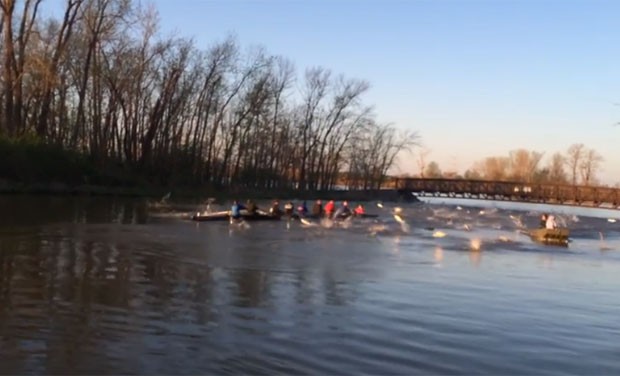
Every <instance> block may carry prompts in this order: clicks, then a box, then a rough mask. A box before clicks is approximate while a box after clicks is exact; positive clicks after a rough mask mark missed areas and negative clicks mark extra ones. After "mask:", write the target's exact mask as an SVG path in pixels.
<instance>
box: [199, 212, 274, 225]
mask: <svg viewBox="0 0 620 376" xmlns="http://www.w3.org/2000/svg"><path fill="white" fill-rule="evenodd" d="M241 218H242V219H243V220H246V221H279V220H280V217H279V216H276V215H270V214H263V213H256V214H250V213H248V212H246V211H242V212H241ZM228 220H230V212H229V211H227V210H226V211H220V212H214V213H196V214H194V215H193V216H192V221H196V222H211V221H228Z"/></svg>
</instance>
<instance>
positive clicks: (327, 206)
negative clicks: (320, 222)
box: [325, 200, 336, 218]
mask: <svg viewBox="0 0 620 376" xmlns="http://www.w3.org/2000/svg"><path fill="white" fill-rule="evenodd" d="M334 210H336V204H334V200H329V202H328V203H327V204H325V215H326V216H327V218H331V217H332V215H333V214H334Z"/></svg>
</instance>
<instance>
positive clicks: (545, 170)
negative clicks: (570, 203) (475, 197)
mask: <svg viewBox="0 0 620 376" xmlns="http://www.w3.org/2000/svg"><path fill="white" fill-rule="evenodd" d="M429 152H430V151H429V150H428V149H423V148H422V149H420V152H419V153H418V154H417V162H418V167H419V168H420V176H421V177H426V178H441V177H448V178H464V179H471V180H479V179H481V180H494V181H519V182H526V183H553V184H572V185H585V186H591V185H598V184H599V180H598V177H597V174H598V173H599V172H600V168H601V163H602V162H603V157H602V156H601V155H600V154H599V153H598V152H597V151H596V150H594V149H591V148H588V147H586V146H585V145H584V144H581V143H577V144H573V145H571V146H569V147H568V148H567V149H566V151H565V152H564V153H560V152H556V153H554V154H552V155H551V156H550V158H549V159H548V160H547V162H546V163H544V164H543V163H542V162H543V157H544V153H543V152H538V151H532V150H527V149H516V150H512V151H510V152H509V153H508V155H507V156H491V157H486V158H484V159H482V160H480V161H478V162H476V163H474V165H473V166H472V167H471V168H470V169H468V170H467V171H465V173H464V174H463V175H462V176H461V175H458V174H456V173H455V172H442V170H441V168H440V166H439V164H438V163H436V162H434V161H431V162H429V163H426V157H427V156H428V154H429Z"/></svg>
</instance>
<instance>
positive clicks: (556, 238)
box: [525, 227, 570, 246]
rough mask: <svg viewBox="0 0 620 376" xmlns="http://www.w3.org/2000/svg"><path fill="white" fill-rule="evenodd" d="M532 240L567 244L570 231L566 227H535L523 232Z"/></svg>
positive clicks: (552, 243)
mask: <svg viewBox="0 0 620 376" xmlns="http://www.w3.org/2000/svg"><path fill="white" fill-rule="evenodd" d="M525 233H526V234H527V235H528V236H529V237H530V238H531V239H532V240H533V241H535V242H538V243H543V244H551V245H562V246H567V245H568V241H569V239H568V237H569V235H570V231H569V229H568V228H565V227H562V228H554V229H547V228H537V229H533V230H528V231H526V232H525Z"/></svg>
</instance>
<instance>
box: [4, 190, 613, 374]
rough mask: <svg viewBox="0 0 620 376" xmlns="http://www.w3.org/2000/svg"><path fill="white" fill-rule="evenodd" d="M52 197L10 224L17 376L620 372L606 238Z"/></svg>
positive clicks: (8, 316) (12, 350) (492, 219)
mask: <svg viewBox="0 0 620 376" xmlns="http://www.w3.org/2000/svg"><path fill="white" fill-rule="evenodd" d="M51 201H52V202H45V200H41V201H37V200H35V201H34V202H35V204H36V205H39V206H40V207H41V208H44V210H55V211H53V212H50V213H49V215H44V214H45V213H46V212H45V211H42V212H40V213H41V215H39V216H38V217H37V218H36V219H34V220H33V221H32V223H30V224H29V223H28V221H27V219H26V217H25V216H24V217H22V218H21V219H20V218H18V219H17V220H16V222H14V223H10V224H8V223H3V224H2V225H0V240H1V241H0V373H7V374H23V373H36V374H41V373H62V374H85V373H86V374H88V373H112V374H118V373H173V374H179V373H187V374H196V373H198V374H222V373H235V374H239V373H250V374H256V373H264V374H273V373H294V374H299V373H319V374H359V373H373V374H380V373H381V374H385V373H389V374H410V373H423V374H446V373H460V372H461V373H467V374H470V373H474V372H475V373H494V374H500V373H511V374H517V373H519V374H524V373H533V372H537V373H538V371H541V370H557V371H558V372H559V373H570V372H576V373H586V374H588V373H596V372H604V373H614V374H615V373H618V372H620V364H619V362H618V360H617V356H615V355H617V354H616V351H615V350H616V347H615V346H616V344H617V343H618V341H620V326H619V325H618V324H617V316H618V315H620V305H619V304H618V303H617V299H614V297H615V295H616V294H617V291H616V287H617V282H618V280H617V275H618V274H619V272H620V262H618V261H620V258H619V257H618V256H617V255H616V254H615V253H614V252H606V253H601V252H595V255H593V253H592V252H591V251H592V250H598V248H597V245H598V242H599V241H600V240H599V239H598V237H597V236H590V235H587V237H586V236H584V237H582V238H579V239H578V240H577V241H576V242H575V244H571V247H572V248H571V249H570V251H566V250H564V249H562V250H559V249H550V248H544V247H542V246H539V245H536V244H532V243H530V242H529V241H528V239H525V241H527V242H526V243H521V242H520V241H519V238H517V237H516V236H514V234H513V229H512V228H509V230H502V228H506V227H502V226H506V223H510V219H509V217H508V215H507V214H506V213H503V212H502V211H486V213H485V215H484V216H481V215H479V216H480V217H483V219H480V220H479V221H478V220H477V221H478V222H475V221H473V220H472V218H473V214H467V213H465V212H464V211H459V213H461V212H462V213H463V216H459V215H457V214H455V213H454V212H451V211H450V210H447V209H446V210H442V211H440V215H442V216H444V217H449V218H450V221H451V222H450V223H451V226H453V227H451V228H444V227H442V228H437V229H435V230H428V229H427V228H429V227H435V226H436V224H437V223H441V224H442V225H443V224H444V223H445V221H443V219H442V220H441V221H438V220H436V218H435V217H433V215H432V214H431V213H430V210H429V209H426V208H416V209H415V211H414V210H412V211H410V212H408V213H407V212H406V213H405V214H408V216H406V218H407V220H408V221H409V223H410V224H411V234H404V233H402V232H378V233H377V234H375V236H374V237H370V236H368V233H369V231H368V229H369V227H370V226H372V225H374V226H390V225H391V224H392V225H393V222H388V221H387V220H386V222H385V223H369V224H364V223H361V224H356V223H353V224H351V226H350V228H347V229H344V228H337V227H334V228H330V229H323V228H302V227H301V226H298V225H297V224H295V223H290V224H289V228H288V230H287V227H286V223H266V224H256V225H254V224H253V225H252V226H251V227H249V228H247V229H243V230H234V231H232V232H230V234H229V232H228V230H229V226H228V225H227V224H217V223H216V224H195V223H187V222H184V221H180V220H165V219H157V220H154V219H153V218H150V217H148V215H147V214H146V212H145V210H144V203H142V202H137V201H133V202H132V201H123V200H119V201H115V200H111V201H109V202H107V203H106V202H105V200H98V199H87V200H83V201H80V200H77V201H72V200H66V201H64V202H63V201H62V200H60V201H55V200H51ZM30 204H32V203H29V204H28V205H30ZM24 205H26V204H24ZM13 208H14V209H15V210H17V207H15V206H14V207H13ZM26 208H31V206H27V207H26ZM42 210H43V209H42ZM23 211H24V208H22V210H19V212H20V213H21V212H23ZM455 212H456V210H455ZM417 213H419V214H417ZM477 213H478V212H475V213H474V214H476V215H478V214H477ZM416 215H417V216H416ZM470 217H472V218H470ZM532 217H533V218H534V219H535V218H536V216H535V215H533V216H532ZM425 218H430V219H428V220H426V222H424V221H425ZM526 219H527V218H526ZM388 220H391V219H390V218H388ZM392 221H393V220H392ZM485 221H486V222H485ZM464 222H467V223H472V225H471V226H468V227H467V228H465V227H463V223H464ZM431 225H432V226H431ZM579 225H580V226H582V227H580V230H579V231H582V232H583V234H590V233H589V232H588V231H590V230H589V229H590V227H589V226H591V227H594V225H592V222H589V221H588V220H587V219H583V218H582V219H581V220H580V221H579ZM364 226H365V227H364ZM489 228H491V229H492V230H488V229H489ZM436 231H442V233H443V234H444V235H445V236H443V237H435V236H434V234H435V233H436ZM502 231H503V232H502ZM605 231H606V232H605V234H606V237H605V241H607V242H608V244H610V245H614V244H616V243H614V242H617V241H618V239H617V235H614V234H616V233H614V231H615V230H614V229H613V228H610V229H607V230H605ZM607 234H610V235H607ZM500 236H506V237H510V238H511V239H512V238H514V240H512V241H510V242H507V241H503V240H501V237H500ZM614 236H616V237H615V238H614ZM497 239H500V240H497ZM476 241H477V242H476ZM587 250H590V252H587ZM464 252H467V254H465V253H464ZM559 252H563V253H559ZM483 253H485V255H484V256H483ZM482 257H485V262H484V263H482ZM594 257H596V258H595V259H594V260H596V262H594V263H593V262H591V261H589V260H592V259H593V258H594ZM436 266H441V268H438V267H436ZM541 266H542V267H541ZM568 276H570V278H569V277H568ZM592 286H596V288H593V287H592ZM558 307H559V308H558ZM489 312H492V314H489ZM559 314H561V315H562V320H554V319H551V318H553V317H557V316H558V315H559ZM541 318H548V319H544V320H542V319H541ZM541 320H542V321H541ZM567 336H570V338H572V340H571V341H567V340H566V338H567ZM505 343H512V344H515V346H509V347H506V346H502V344H505ZM550 348H553V349H556V350H555V351H550V350H549V349H550ZM575 353H579V354H583V357H573V356H567V354H575ZM595 355H596V357H595ZM590 358H592V359H594V358H596V359H597V361H596V362H588V361H584V360H583V359H590ZM514 359H519V362H515V361H514ZM506 365H510V366H506ZM507 367H508V368H507Z"/></svg>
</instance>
